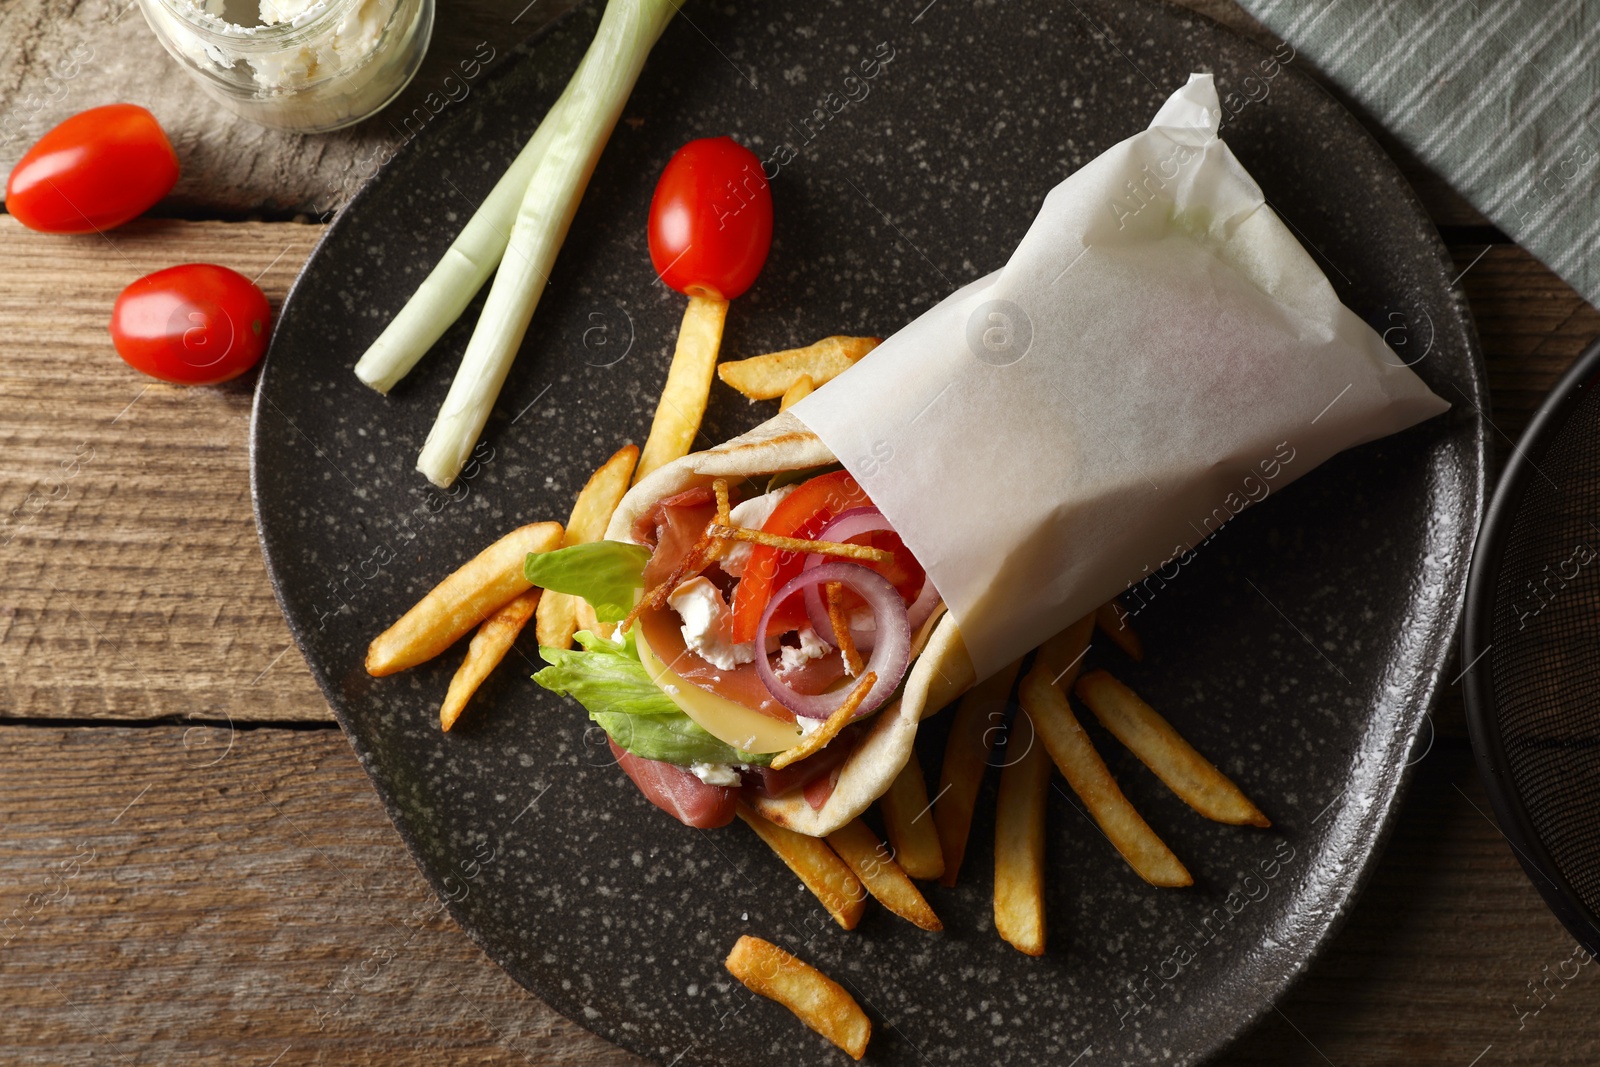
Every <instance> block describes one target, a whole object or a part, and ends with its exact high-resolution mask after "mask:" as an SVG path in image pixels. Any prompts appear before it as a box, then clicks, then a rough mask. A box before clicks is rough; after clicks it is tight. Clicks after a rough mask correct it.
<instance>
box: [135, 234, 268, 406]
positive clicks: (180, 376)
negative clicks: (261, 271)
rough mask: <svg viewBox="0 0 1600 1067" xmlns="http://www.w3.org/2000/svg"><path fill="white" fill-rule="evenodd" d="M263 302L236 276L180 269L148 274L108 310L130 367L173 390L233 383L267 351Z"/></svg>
mask: <svg viewBox="0 0 1600 1067" xmlns="http://www.w3.org/2000/svg"><path fill="white" fill-rule="evenodd" d="M269 314H270V312H269V309H268V307H267V298H266V295H265V294H264V293H262V292H261V290H260V289H258V288H257V287H256V285H255V283H254V282H252V281H251V280H250V279H249V278H246V277H245V276H244V275H243V274H240V273H239V272H238V271H232V270H229V269H228V268H227V267H217V266H213V265H212V264H210V263H186V264H184V265H183V266H180V267H168V268H167V269H166V270H158V271H156V272H155V273H154V274H147V275H145V276H144V277H143V278H140V279H139V280H138V281H136V282H134V283H133V284H132V285H130V286H128V287H127V288H126V289H124V290H123V291H122V295H121V296H119V297H117V303H116V306H115V307H114V308H112V310H111V340H112V342H113V343H114V344H115V345H116V347H117V353H118V354H119V355H120V356H122V358H123V359H125V360H127V361H128V365H129V366H131V367H133V368H134V369H136V370H142V371H144V372H145V373H146V374H148V375H150V376H151V377H153V378H160V379H161V380H162V381H166V382H173V383H175V384H177V385H215V384H216V383H217V382H225V381H227V380H228V379H230V378H237V377H238V376H239V375H241V374H243V373H244V372H245V371H247V370H249V369H250V368H251V367H253V366H255V365H256V363H257V361H259V360H260V359H261V354H262V353H263V352H265V351H266V350H267V321H268V316H269Z"/></svg>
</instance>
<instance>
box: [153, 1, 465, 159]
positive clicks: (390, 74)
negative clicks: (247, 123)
mask: <svg viewBox="0 0 1600 1067" xmlns="http://www.w3.org/2000/svg"><path fill="white" fill-rule="evenodd" d="M433 4H434V0H140V6H141V7H142V8H143V9H144V17H145V20H146V21H148V22H149V23H150V28H151V29H152V30H154V31H155V34H156V36H157V37H158V38H160V40H161V43H162V44H163V45H164V46H165V47H166V49H167V51H168V52H170V53H172V55H173V57H174V58H176V59H177V60H178V62H180V63H181V64H183V66H184V67H185V68H186V69H187V70H188V71H189V73H191V74H193V75H194V77H195V78H196V80H198V81H199V82H200V84H201V85H202V86H203V87H204V88H205V89H206V91H207V92H209V93H210V94H211V95H212V96H214V97H216V98H217V99H218V100H220V101H221V102H222V103H223V104H225V105H227V106H228V107H229V108H231V109H232V110H234V111H235V112H237V113H238V114H240V115H243V116H244V117H245V118H247V119H250V120H251V121H253V122H259V123H260V124H261V125H263V126H272V127H275V128H277V129H282V130H296V131H299V132H301V133H320V132H323V131H326V130H335V129H338V128H339V127H341V126H348V125H350V124H351V123H353V122H359V121H361V120H362V119H364V118H366V117H367V116H368V115H371V114H372V113H374V112H375V111H378V110H379V109H380V108H382V107H383V106H384V105H385V104H387V103H388V102H389V101H391V100H393V99H394V98H395V97H396V96H397V95H398V94H399V92H400V90H401V89H404V88H405V86H406V83H407V82H409V81H410V80H411V76H412V75H413V74H415V73H416V72H417V67H418V66H419V65H420V64H421V62H422V56H423V53H424V52H426V51H427V48H428V38H429V37H430V36H431V34H432V32H433Z"/></svg>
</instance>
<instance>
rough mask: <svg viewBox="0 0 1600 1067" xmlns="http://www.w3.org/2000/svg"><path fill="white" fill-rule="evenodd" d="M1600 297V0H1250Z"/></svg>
mask: <svg viewBox="0 0 1600 1067" xmlns="http://www.w3.org/2000/svg"><path fill="white" fill-rule="evenodd" d="M1239 4H1240V6H1241V7H1243V8H1244V9H1245V10H1247V11H1249V12H1250V13H1251V14H1252V15H1254V16H1255V17H1256V18H1257V19H1259V20H1260V21H1261V22H1262V23H1263V24H1264V25H1266V27H1267V28H1268V29H1270V30H1271V31H1272V32H1273V33H1275V34H1277V35H1278V37H1280V38H1281V39H1282V40H1284V41H1287V42H1288V43H1289V44H1290V45H1292V46H1294V48H1295V50H1296V51H1297V52H1299V53H1301V54H1303V55H1304V56H1305V57H1306V58H1307V59H1309V60H1310V61H1311V62H1312V64H1314V65H1315V66H1316V67H1317V68H1318V70H1319V71H1320V72H1321V74H1322V75H1323V76H1324V77H1325V78H1327V79H1328V80H1329V81H1330V82H1332V83H1334V84H1336V85H1338V86H1339V87H1340V88H1341V89H1342V90H1343V91H1344V92H1345V93H1346V94H1347V95H1348V96H1349V98H1350V99H1352V100H1354V101H1355V102H1356V103H1358V104H1360V105H1361V106H1362V107H1363V108H1364V109H1366V111H1367V113H1368V114H1369V115H1371V116H1372V117H1373V118H1375V119H1377V120H1378V121H1379V122H1381V123H1382V124H1383V125H1384V126H1385V127H1386V128H1387V129H1388V130H1389V131H1390V132H1391V133H1393V134H1394V135H1395V136H1396V137H1397V138H1398V139H1399V140H1400V141H1401V142H1402V143H1403V144H1405V145H1406V147H1407V148H1409V149H1410V150H1411V151H1412V152H1413V153H1414V154H1415V155H1416V156H1417V158H1418V159H1420V160H1421V161H1422V162H1423V163H1425V164H1427V165H1428V166H1429V167H1430V168H1432V169H1433V171H1434V172H1435V173H1437V174H1438V175H1440V176H1441V177H1443V178H1444V179H1445V180H1446V181H1448V182H1449V183H1450V184H1451V185H1452V186H1454V187H1455V189H1456V191H1457V192H1459V193H1461V195H1462V196H1464V197H1465V198H1466V199H1467V200H1468V201H1469V202H1470V203H1471V204H1472V205H1473V206H1474V207H1476V208H1477V209H1478V210H1479V211H1480V212H1482V213H1483V214H1484V215H1486V216H1487V217H1488V218H1489V219H1490V220H1491V221H1492V222H1494V224H1495V225H1496V226H1498V227H1499V228H1500V229H1501V230H1503V231H1504V232H1505V233H1507V234H1508V235H1510V236H1511V237H1512V238H1513V239H1514V240H1516V242H1517V243H1518V244H1520V245H1522V247H1524V248H1526V249H1527V250H1528V251H1530V252H1532V253H1533V254H1534V255H1535V256H1537V257H1538V258H1539V259H1540V260H1541V261H1542V262H1543V263H1544V264H1545V265H1546V266H1548V267H1549V268H1550V269H1551V270H1553V271H1554V272H1555V273H1557V274H1559V275H1560V276H1561V277H1562V278H1563V279H1565V280H1566V281H1567V283H1568V284H1569V285H1571V286H1572V287H1573V288H1574V289H1576V290H1577V291H1578V292H1579V293H1581V294H1583V296H1584V297H1585V298H1586V299H1587V300H1588V301H1589V302H1590V303H1591V304H1596V305H1600V263H1597V257H1596V255H1595V253H1594V249H1595V245H1596V241H1597V240H1600V195H1597V194H1600V188H1597V186H1600V115H1597V114H1596V103H1597V102H1600V52H1597V49H1596V46H1597V45H1600V0H1239Z"/></svg>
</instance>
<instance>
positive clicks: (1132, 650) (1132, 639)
mask: <svg viewBox="0 0 1600 1067" xmlns="http://www.w3.org/2000/svg"><path fill="white" fill-rule="evenodd" d="M1118 608H1119V605H1118V604H1117V602H1116V601H1115V600H1108V601H1106V602H1105V603H1104V604H1101V605H1100V607H1099V609H1098V610H1096V611H1095V613H1094V621H1095V625H1096V626H1098V627H1100V632H1101V633H1103V634H1105V635H1106V636H1107V637H1109V638H1111V640H1112V642H1113V643H1114V644H1115V645H1116V646H1117V647H1118V648H1120V649H1122V651H1124V652H1126V653H1127V654H1128V658H1129V659H1131V660H1133V661H1134V662H1135V663H1139V662H1142V661H1143V660H1144V642H1143V641H1141V640H1139V635H1138V634H1136V633H1134V631H1133V627H1132V626H1130V625H1129V624H1128V613H1127V612H1126V611H1120V612H1119V610H1118Z"/></svg>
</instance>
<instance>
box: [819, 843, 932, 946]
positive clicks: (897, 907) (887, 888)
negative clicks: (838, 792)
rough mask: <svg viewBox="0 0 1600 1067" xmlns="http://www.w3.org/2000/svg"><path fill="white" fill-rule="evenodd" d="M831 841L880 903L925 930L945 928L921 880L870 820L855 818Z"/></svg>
mask: <svg viewBox="0 0 1600 1067" xmlns="http://www.w3.org/2000/svg"><path fill="white" fill-rule="evenodd" d="M828 844H830V845H832V846H833V850H834V851H835V852H837V853H838V854H839V858H840V859H842V860H844V862H845V863H846V864H847V865H848V866H849V867H850V870H851V871H852V872H854V874H855V876H856V877H857V878H859V879H860V880H861V884H862V885H864V886H866V887H867V892H869V893H871V894H872V895H873V896H874V897H876V898H877V900H878V903H880V904H882V905H883V906H884V907H886V908H888V909H889V910H890V911H892V912H894V913H895V914H896V915H898V916H900V918H902V919H904V920H906V921H907V922H909V923H913V924H915V925H917V926H920V927H922V928H923V929H924V930H943V929H944V923H942V922H940V921H939V917H938V916H937V915H935V914H934V913H933V909H932V908H930V907H928V901H927V900H926V899H925V898H924V897H923V895H922V891H921V890H919V889H918V888H917V884H916V883H915V882H913V881H912V880H911V879H910V878H909V877H908V876H907V875H906V872H905V871H904V870H902V869H901V868H900V865H899V864H898V863H896V862H895V861H894V855H893V854H892V853H891V852H890V851H889V849H887V848H885V847H884V845H883V843H882V842H881V841H879V840H878V835H876V834H874V833H873V832H872V828H871V827H869V826H868V825H867V824H866V823H864V822H862V821H861V820H860V819H851V820H850V821H849V822H847V823H845V824H844V825H843V826H841V827H839V829H837V830H835V831H834V832H833V833H831V834H829V835H828Z"/></svg>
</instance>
